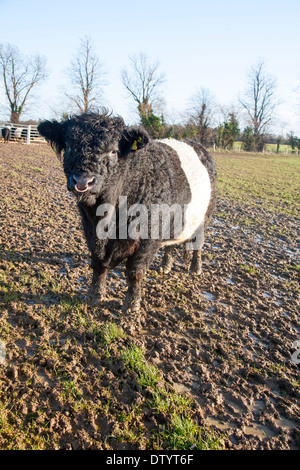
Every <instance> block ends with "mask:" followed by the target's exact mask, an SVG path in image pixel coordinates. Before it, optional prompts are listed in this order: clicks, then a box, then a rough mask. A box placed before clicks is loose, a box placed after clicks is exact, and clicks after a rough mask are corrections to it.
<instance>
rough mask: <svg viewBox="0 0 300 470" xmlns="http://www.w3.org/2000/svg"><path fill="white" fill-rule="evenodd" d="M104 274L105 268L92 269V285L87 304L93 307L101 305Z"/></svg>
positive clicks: (104, 287)
mask: <svg viewBox="0 0 300 470" xmlns="http://www.w3.org/2000/svg"><path fill="white" fill-rule="evenodd" d="M106 274H107V269H106V268H98V267H97V268H95V267H94V268H93V279H92V284H91V286H90V289H89V292H88V296H87V300H88V303H89V304H90V305H91V306H93V307H95V306H96V305H99V304H101V303H102V302H103V300H104V298H105V293H106Z"/></svg>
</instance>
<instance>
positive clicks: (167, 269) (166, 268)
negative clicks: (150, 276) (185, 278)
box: [159, 266, 172, 274]
mask: <svg viewBox="0 0 300 470" xmlns="http://www.w3.org/2000/svg"><path fill="white" fill-rule="evenodd" d="M171 271H172V266H161V267H160V268H159V272H160V273H161V274H169V273H170V272H171Z"/></svg>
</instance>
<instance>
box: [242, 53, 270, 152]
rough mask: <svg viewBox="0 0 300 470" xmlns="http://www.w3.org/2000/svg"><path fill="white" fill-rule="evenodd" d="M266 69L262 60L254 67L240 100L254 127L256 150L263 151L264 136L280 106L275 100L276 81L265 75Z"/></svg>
mask: <svg viewBox="0 0 300 470" xmlns="http://www.w3.org/2000/svg"><path fill="white" fill-rule="evenodd" d="M264 67H265V64H264V62H263V61H262V60H260V61H259V62H258V64H257V65H256V67H252V69H251V70H250V73H249V77H248V85H247V88H246V91H245V95H244V97H243V98H240V99H239V102H240V104H241V105H242V107H243V108H244V109H245V111H246V113H247V115H248V118H249V123H250V125H251V126H252V127H253V135H254V138H255V139H256V150H261V148H260V147H261V146H262V145H263V137H264V134H265V133H266V132H267V130H268V127H269V126H270V124H271V123H272V120H273V117H274V109H275V107H276V105H277V104H278V103H277V102H276V100H275V91H276V81H275V80H274V78H272V77H270V76H267V75H266V74H265V71H264Z"/></svg>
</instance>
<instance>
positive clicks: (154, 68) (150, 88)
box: [121, 53, 165, 120]
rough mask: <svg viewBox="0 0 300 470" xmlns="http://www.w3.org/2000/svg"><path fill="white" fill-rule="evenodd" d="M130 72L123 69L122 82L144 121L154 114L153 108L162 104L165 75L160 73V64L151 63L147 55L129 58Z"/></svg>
mask: <svg viewBox="0 0 300 470" xmlns="http://www.w3.org/2000/svg"><path fill="white" fill-rule="evenodd" d="M129 60H130V70H129V71H128V70H126V69H123V70H122V72H121V80H122V83H123V85H124V87H125V88H126V90H127V91H128V92H129V94H130V96H131V97H132V98H133V99H134V101H135V102H136V103H137V105H138V106H137V107H138V112H139V115H140V117H141V119H142V120H143V119H144V118H148V117H149V116H151V115H152V114H153V108H154V107H158V106H159V105H160V104H161V102H162V99H161V95H160V93H161V85H162V84H163V83H164V82H165V75H164V74H163V73H159V70H158V69H159V62H151V60H150V59H149V57H148V56H147V54H142V53H140V54H139V55H138V56H132V57H129Z"/></svg>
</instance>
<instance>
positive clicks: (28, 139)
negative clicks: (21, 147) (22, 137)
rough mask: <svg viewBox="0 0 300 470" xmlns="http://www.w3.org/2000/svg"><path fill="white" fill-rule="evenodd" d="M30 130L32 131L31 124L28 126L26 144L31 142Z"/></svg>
mask: <svg viewBox="0 0 300 470" xmlns="http://www.w3.org/2000/svg"><path fill="white" fill-rule="evenodd" d="M30 131H31V126H30V125H29V126H28V127H27V139H26V144H30Z"/></svg>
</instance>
